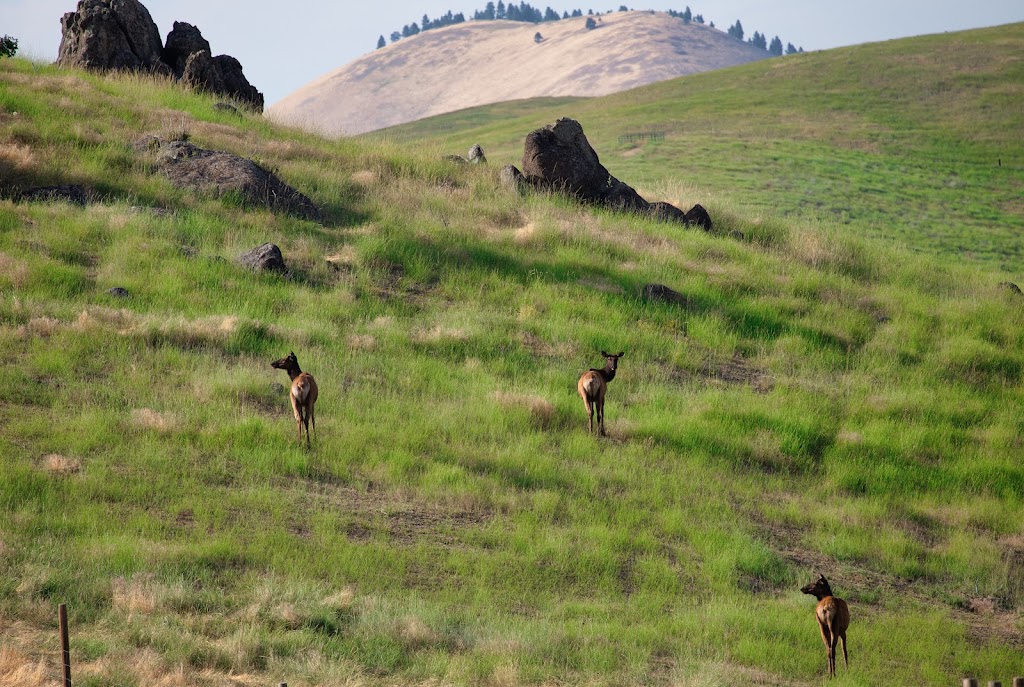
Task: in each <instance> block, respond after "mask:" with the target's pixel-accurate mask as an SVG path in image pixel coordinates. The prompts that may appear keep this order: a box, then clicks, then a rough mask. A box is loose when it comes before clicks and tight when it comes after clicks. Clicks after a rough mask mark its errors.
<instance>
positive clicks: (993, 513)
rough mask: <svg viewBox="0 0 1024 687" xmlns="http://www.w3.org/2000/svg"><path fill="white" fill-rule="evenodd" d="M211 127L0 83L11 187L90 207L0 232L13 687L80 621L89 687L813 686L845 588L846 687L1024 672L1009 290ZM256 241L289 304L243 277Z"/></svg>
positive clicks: (778, 238)
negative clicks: (178, 168)
mask: <svg viewBox="0 0 1024 687" xmlns="http://www.w3.org/2000/svg"><path fill="white" fill-rule="evenodd" d="M779 64H783V63H779ZM922 68H924V67H922ZM1006 87H1007V88H1013V87H1014V85H1013V84H1009V83H1008V84H1007V85H1006ZM212 104H213V101H212V100H209V99H206V98H204V97H200V96H194V95H189V94H186V93H183V92H182V91H180V90H177V89H176V88H175V87H173V86H171V85H169V84H163V83H155V82H151V81H148V80H143V79H138V78H123V77H122V78H113V77H109V78H108V77H99V76H94V75H87V74H83V73H78V72H73V71H59V70H55V69H54V68H51V67H43V66H38V65H32V64H30V63H27V62H24V61H18V60H14V61H11V60H4V61H2V62H0V171H2V174H0V178H2V179H3V188H2V189H0V191H2V192H3V195H4V196H5V197H6V196H8V195H9V193H10V191H11V190H12V188H13V187H14V186H16V185H25V184H28V183H57V182H71V183H75V182H77V183H84V184H87V185H89V186H90V187H91V189H92V191H93V193H94V194H95V202H93V203H91V204H89V205H87V206H85V207H76V206H70V205H67V204H61V203H48V204H46V203H44V204H29V203H18V202H14V201H12V200H9V199H6V200H0V356H2V359H3V365H2V366H0V456H3V459H2V462H0V625H2V627H3V628H4V629H3V634H2V635H0V682H2V683H3V684H5V685H6V684H14V685H49V684H54V683H55V681H56V680H57V678H58V676H59V668H58V661H59V658H58V651H57V646H58V645H57V635H56V629H55V623H56V605H57V604H58V603H61V602H66V603H67V604H68V606H69V609H70V615H71V626H72V642H73V649H72V658H73V661H74V668H73V670H74V676H75V684H76V685H83V686H85V685H94V686H99V685H111V686H113V685H117V686H119V687H120V686H123V685H139V686H140V687H141V686H143V685H146V686H148V685H161V684H164V685H171V684H174V685H178V684H195V685H238V684H245V685H266V684H273V683H276V682H278V681H287V682H288V684H289V685H313V684H317V685H355V684H369V685H394V684H439V683H443V684H456V685H481V684H485V685H519V684H538V685H539V684H580V685H583V684H586V685H619V684H700V685H726V684H761V685H783V684H785V685H794V684H795V685H809V684H816V683H819V682H821V681H822V679H823V677H824V668H825V656H824V650H823V648H822V646H821V643H820V639H819V637H818V630H817V628H816V625H815V621H814V619H813V607H814V602H813V599H811V598H810V597H807V596H803V595H801V594H800V593H799V591H798V590H799V587H800V585H802V584H804V583H806V582H808V581H810V580H811V579H812V578H813V577H816V576H817V574H818V573H819V572H823V573H824V574H826V575H827V576H828V577H829V578H830V579H831V580H832V582H833V585H834V588H835V589H836V592H837V593H838V594H840V595H841V596H842V597H844V598H846V599H847V600H848V601H849V603H850V606H851V609H852V614H853V625H852V628H851V630H850V632H849V638H850V658H851V662H852V666H851V669H850V670H849V671H847V670H845V668H844V667H843V666H840V676H839V679H838V680H837V681H836V683H835V684H837V685H877V684H915V685H936V686H938V685H950V684H952V683H953V682H954V681H956V680H957V679H959V678H960V677H962V676H964V675H967V674H974V675H977V676H979V677H981V678H983V679H992V678H1000V679H1003V680H1008V679H1009V678H1010V676H1011V675H1012V674H1020V673H1022V672H1024V666H1022V664H1021V655H1022V653H1021V649H1022V647H1024V620H1022V614H1021V609H1022V607H1024V576H1022V572H1021V571H1022V569H1024V565H1022V563H1024V519H1022V517H1021V511H1020V504H1021V502H1022V499H1024V463H1022V457H1024V449H1022V444H1021V439H1020V437H1021V436H1022V435H1024V415H1022V413H1021V410H1020V408H1021V402H1022V400H1024V398H1022V397H1024V389H1022V386H1021V373H1022V369H1024V352H1022V344H1024V298H1022V297H1021V296H1020V295H1017V294H1013V293H1011V292H1010V291H1009V290H1007V289H1004V288H1001V287H999V286H998V282H999V281H1000V279H1002V276H1001V275H999V274H996V273H993V272H988V271H985V270H984V269H981V268H973V267H968V266H963V265H955V264H951V263H950V262H949V261H940V260H936V259H932V258H928V257H925V256H920V255H914V254H909V253H905V252H900V251H898V250H894V249H892V248H891V247H889V246H887V245H885V244H882V243H877V242H873V241H871V240H868V239H863V238H858V237H856V236H854V235H853V234H854V232H850V231H848V229H847V227H844V226H842V225H841V224H840V223H838V222H834V221H827V220H818V221H815V222H810V221H808V220H806V219H793V218H786V217H785V216H783V215H782V213H781V212H780V213H778V214H775V213H771V214H769V213H765V212H759V213H754V212H751V211H750V209H749V208H750V206H749V205H748V204H747V201H748V198H745V197H743V194H739V193H737V194H736V195H735V196H732V195H727V194H724V193H721V192H710V191H707V190H705V189H704V188H703V187H695V186H692V185H686V186H682V185H677V184H674V183H672V182H665V185H664V189H665V193H666V196H667V197H683V196H697V197H699V198H700V199H701V200H702V202H703V201H705V200H706V205H707V206H708V209H709V211H710V212H711V214H712V216H713V217H714V218H715V220H716V223H717V231H716V233H715V234H713V235H709V234H705V233H702V232H695V231H689V230H686V229H683V228H681V227H678V226H674V225H666V224H658V223H653V222H650V221H646V220H641V219H637V218H633V217H629V216H622V215H616V214H611V213H607V212H604V211H599V210H593V209H589V208H584V207H579V206H577V205H576V204H574V203H571V202H568V201H566V200H562V199H558V198H552V197H547V196H541V195H539V196H528V197H519V196H517V195H515V194H513V193H511V192H507V191H505V190H502V189H500V188H499V186H498V184H497V179H496V167H495V166H494V165H492V166H491V168H489V169H481V168H476V167H474V168H469V167H466V166H463V167H457V166H453V165H450V164H449V163H445V162H442V161H441V160H440V156H441V151H440V150H431V149H430V148H429V146H417V147H415V148H412V147H409V148H403V147H397V146H392V145H390V144H385V143H380V142H366V141H337V142H328V141H324V140H320V139H317V138H315V137H312V136H309V135H306V134H300V133H298V132H295V131H288V130H283V129H278V128H274V127H272V126H270V125H268V124H267V123H266V122H264V121H263V120H261V119H258V118H254V117H251V116H243V117H235V116H233V115H229V114H225V113H220V112H217V111H215V110H214V109H213V108H212ZM737 121H739V120H738V119H737ZM542 123H544V122H543V121H541V122H535V124H542ZM608 126H610V125H605V127H606V128H605V131H607V130H608V129H607V127H608ZM152 133H156V134H163V135H165V136H177V137H181V136H184V135H187V136H188V137H189V138H190V139H191V140H192V141H193V142H195V143H197V144H198V145H201V146H204V147H211V148H217V149H226V150H230V151H234V152H237V153H239V154H243V155H247V156H253V157H254V158H255V159H257V160H259V161H261V162H262V163H263V164H265V165H267V166H269V167H272V168H274V169H276V170H277V171H278V173H279V174H280V175H281V176H282V178H284V179H285V180H286V181H288V182H289V183H291V184H293V185H295V186H296V187H297V188H298V189H299V190H301V191H303V192H304V193H306V194H308V195H309V196H310V197H311V198H312V199H313V200H314V201H315V202H316V203H318V204H319V205H320V206H321V207H322V208H323V209H324V213H325V217H326V220H325V222H324V223H323V224H322V225H318V224H314V223H311V222H307V221H303V220H298V219H293V218H289V217H285V216H280V215H273V214H270V213H269V212H267V211H264V210H260V209H257V208H252V207H245V206H243V205H241V204H239V203H238V202H237V199H234V198H223V199H217V198H208V197H196V196H194V195H192V194H189V193H186V192H183V191H179V190H176V189H175V188H173V187H172V186H171V185H170V184H169V183H168V182H167V181H166V180H165V179H164V178H163V177H161V176H160V175H158V174H154V173H153V171H152V169H151V167H150V164H149V163H148V162H147V161H146V158H144V157H139V156H138V155H137V154H136V153H135V152H134V151H133V149H132V142H133V141H135V140H136V139H137V138H138V137H140V136H142V135H144V134H152ZM978 137H979V139H982V138H984V137H985V134H983V133H979V136H978ZM485 143H486V141H485ZM736 145H746V144H745V143H744V142H743V139H742V138H740V139H738V142H737V143H736ZM780 159H781V158H780ZM719 162H723V161H721V160H720V159H719V158H716V157H715V156H713V155H711V156H709V157H707V158H706V159H705V160H703V161H702V162H701V164H700V167H701V169H702V170H705V171H706V175H705V176H706V177H707V178H708V179H709V182H711V181H714V179H715V177H716V175H719V176H723V175H729V174H732V175H735V176H736V177H737V178H741V177H742V175H740V174H739V173H738V172H737V171H736V170H731V171H730V170H729V168H728V166H722V167H719V166H717V165H718V163H719ZM638 168H639V167H637V168H634V169H638ZM711 170H714V171H713V172H712V171H711ZM615 171H616V172H618V171H619V170H618V169H615ZM623 176H624V177H625V178H627V179H628V178H630V176H631V175H630V174H628V173H626V174H623ZM683 176H684V177H686V176H687V175H683ZM751 183H753V182H751ZM709 188H712V187H710V186H709ZM924 192H925V191H922V193H924ZM994 193H995V194H996V195H998V191H997V192H994ZM883 197H888V196H883ZM893 202H899V201H898V198H897V200H894V201H893ZM139 207H141V209H136V208H139ZM148 207H159V208H164V209H166V210H169V211H170V212H169V213H155V212H153V211H151V210H147V209H146V208H148ZM734 232H741V233H742V236H743V237H744V238H742V239H737V238H733V237H732V236H733V235H735V234H734ZM264 241H273V242H275V243H277V244H279V245H280V246H281V248H282V250H283V253H284V256H285V259H286V261H287V262H288V264H289V266H290V268H291V274H290V276H288V277H279V276H272V275H255V274H252V273H249V272H247V271H245V270H243V269H242V268H241V267H239V266H238V265H237V264H235V262H234V259H235V256H237V255H238V254H239V253H241V252H242V251H244V250H247V249H248V248H250V247H252V246H255V245H258V244H260V243H262V242H264ZM651 282H656V283H662V284H666V285H668V286H670V287H672V288H674V289H676V290H677V291H679V292H681V293H683V294H685V296H686V304H685V305H683V304H674V305H668V304H662V303H657V302H647V301H645V300H643V298H642V297H641V296H640V291H641V288H642V286H643V285H644V284H646V283H651ZM114 286H122V287H125V288H127V289H128V291H129V293H130V294H131V297H130V298H128V299H124V300H117V299H114V298H112V297H111V296H109V295H108V294H107V293H106V291H107V289H109V288H111V287H114ZM602 348H604V349H615V350H625V352H626V355H625V357H624V358H623V359H622V361H621V362H620V365H619V374H618V376H617V377H616V379H615V380H614V381H613V382H612V384H611V385H610V388H609V398H608V406H607V417H608V427H609V433H610V436H609V437H608V438H606V439H597V438H595V437H592V436H590V435H588V434H587V433H586V431H585V429H584V427H585V419H584V415H583V408H582V404H581V403H580V401H579V399H578V398H577V397H576V396H575V382H576V378H577V376H578V375H579V374H580V372H581V371H583V370H585V369H586V368H588V367H590V366H592V365H596V364H598V363H599V355H598V352H599V351H600V350H601V349H602ZM289 350H294V351H295V352H296V354H297V355H298V358H299V360H300V362H301V363H302V365H303V367H304V369H306V370H307V371H309V372H311V373H312V374H313V375H315V377H316V379H317V381H318V383H319V386H320V400H319V402H318V404H317V419H318V430H319V436H318V438H317V440H316V441H315V444H314V447H313V449H312V450H306V449H305V448H302V447H299V446H297V445H296V442H295V437H294V424H293V422H292V420H291V417H290V415H289V412H288V409H287V401H286V392H285V390H284V387H283V386H281V385H282V383H284V382H286V381H287V379H286V377H285V376H284V374H283V373H281V372H280V371H278V370H273V369H271V368H270V366H269V363H270V361H271V360H273V359H276V358H278V357H280V356H282V355H284V354H286V353H287V352H288V351H289Z"/></svg>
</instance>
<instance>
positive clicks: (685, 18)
mask: <svg viewBox="0 0 1024 687" xmlns="http://www.w3.org/2000/svg"><path fill="white" fill-rule="evenodd" d="M692 20H693V12H691V11H690V6H689V5H687V6H686V9H685V10H683V21H684V22H686V23H687V24H689V23H690V22H691V21H692Z"/></svg>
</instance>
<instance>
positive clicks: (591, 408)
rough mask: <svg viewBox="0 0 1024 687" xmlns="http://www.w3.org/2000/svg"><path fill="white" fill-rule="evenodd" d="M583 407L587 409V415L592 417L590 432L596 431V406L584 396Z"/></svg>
mask: <svg viewBox="0 0 1024 687" xmlns="http://www.w3.org/2000/svg"><path fill="white" fill-rule="evenodd" d="M583 407H584V408H586V409H587V417H589V418H590V433H591V434H593V433H594V406H593V404H592V403H591V402H590V401H589V400H588V399H587V398H585V397H584V399H583Z"/></svg>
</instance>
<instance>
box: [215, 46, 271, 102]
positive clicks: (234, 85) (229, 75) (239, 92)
mask: <svg viewBox="0 0 1024 687" xmlns="http://www.w3.org/2000/svg"><path fill="white" fill-rule="evenodd" d="M213 63H214V64H215V65H216V66H217V70H218V71H219V72H220V78H221V81H223V82H224V90H223V91H214V92H215V93H219V94H221V95H226V96H227V97H229V98H233V99H235V100H237V101H238V102H240V103H243V104H246V105H250V106H252V108H253V109H254V110H256V111H257V112H263V94H262V93H260V92H259V91H258V90H256V87H255V86H253V85H252V84H250V83H249V80H248V79H246V78H245V74H243V73H242V63H241V62H239V61H238V60H236V59H235V58H234V57H232V56H231V55H217V56H216V57H214V58H213Z"/></svg>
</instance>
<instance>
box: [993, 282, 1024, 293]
mask: <svg viewBox="0 0 1024 687" xmlns="http://www.w3.org/2000/svg"><path fill="white" fill-rule="evenodd" d="M999 286H1000V288H1003V289H1006V290H1007V291H1009V292H1010V293H1012V294H1016V295H1018V296H1021V295H1024V292H1021V290H1020V287H1019V286H1017V285H1016V284H1014V283H1013V282H1012V281H1001V282H999Z"/></svg>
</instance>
